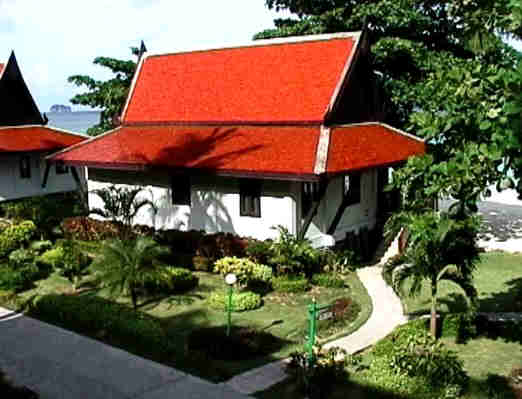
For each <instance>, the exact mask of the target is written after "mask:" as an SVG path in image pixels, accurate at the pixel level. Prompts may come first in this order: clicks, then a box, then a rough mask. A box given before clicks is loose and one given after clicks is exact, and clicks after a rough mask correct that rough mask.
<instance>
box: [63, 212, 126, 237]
mask: <svg viewBox="0 0 522 399" xmlns="http://www.w3.org/2000/svg"><path fill="white" fill-rule="evenodd" d="M61 227H62V230H63V234H64V236H65V238H68V239H74V240H82V241H98V240H105V239H108V238H116V237H119V235H120V232H121V225H120V224H118V223H114V222H110V221H102V220H96V219H92V218H89V217H86V216H78V217H71V218H66V219H65V220H64V221H63V222H62V223H61Z"/></svg>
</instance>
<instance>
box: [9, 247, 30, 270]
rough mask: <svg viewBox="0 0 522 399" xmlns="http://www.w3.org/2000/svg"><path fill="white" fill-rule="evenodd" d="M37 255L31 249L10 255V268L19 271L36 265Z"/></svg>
mask: <svg viewBox="0 0 522 399" xmlns="http://www.w3.org/2000/svg"><path fill="white" fill-rule="evenodd" d="M35 257H36V254H35V253H34V252H33V251H31V250H30V249H24V248H19V249H15V250H14V251H13V252H11V253H10V254H9V266H11V267H13V268H15V269H18V268H22V267H24V266H27V265H31V264H33V263H34V260H35Z"/></svg>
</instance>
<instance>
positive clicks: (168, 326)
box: [18, 272, 371, 381]
mask: <svg viewBox="0 0 522 399" xmlns="http://www.w3.org/2000/svg"><path fill="white" fill-rule="evenodd" d="M195 274H196V275H197V276H198V277H199V279H200V284H199V286H198V287H197V288H196V289H194V290H192V291H190V292H188V293H186V294H182V295H172V296H169V297H155V298H152V297H151V298H145V299H144V300H143V299H142V300H141V303H140V311H141V312H146V313H147V314H149V315H150V316H152V317H153V318H154V319H156V320H158V321H159V322H160V323H161V325H162V326H163V328H164V330H165V331H166V333H167V334H168V336H169V338H170V339H171V341H172V342H176V343H179V345H177V349H176V354H175V355H174V357H173V358H172V359H163V358H162V359H159V358H158V357H157V356H156V353H157V351H153V350H151V351H150V353H143V351H140V353H137V354H139V355H141V356H144V357H148V358H151V359H153V360H157V361H162V362H164V363H167V364H169V365H171V366H174V367H177V368H179V369H182V370H186V371H189V372H192V373H195V374H197V375H200V376H202V377H206V378H209V379H212V380H217V381H219V380H225V379H228V378H230V377H232V376H234V375H236V374H238V373H241V372H244V371H246V370H248V369H251V368H254V367H257V366H260V365H262V364H265V363H267V362H270V361H274V360H277V359H281V358H285V357H287V356H288V355H289V354H290V353H291V352H292V351H294V350H297V349H301V348H302V346H303V343H304V338H305V334H306V330H307V311H306V306H307V305H308V304H309V303H311V301H312V298H316V300H317V301H318V303H320V304H323V303H330V302H332V301H334V300H335V299H337V298H341V297H346V296H349V297H351V298H352V299H354V300H355V301H357V302H358V303H359V304H360V305H361V312H360V313H359V314H358V316H357V318H356V319H355V320H354V321H353V322H351V323H349V324H347V325H342V326H341V327H338V328H334V329H330V330H329V331H328V332H327V333H328V335H329V337H328V338H330V339H332V337H336V336H342V335H346V334H349V333H351V332H353V331H355V330H356V329H358V328H359V327H360V326H361V325H362V324H363V323H364V322H365V321H366V320H367V319H368V317H369V316H370V313H371V299H370V298H369V296H368V294H367V292H366V290H365V288H364V286H363V285H362V283H361V282H360V281H359V279H358V278H357V275H356V274H355V273H353V274H351V275H348V276H346V277H345V279H346V283H347V286H348V287H349V288H342V289H332V288H328V289H327V288H320V287H313V289H312V290H311V291H309V292H307V293H304V294H282V293H281V294H280V293H277V292H272V293H269V294H268V295H266V296H265V297H264V298H263V300H264V305H263V306H262V307H261V308H260V309H257V310H253V311H249V312H242V313H233V314H232V322H233V324H234V325H236V326H249V327H254V328H255V329H260V330H264V331H267V332H270V333H272V334H273V335H275V336H276V337H278V338H279V339H280V340H281V342H282V343H283V344H282V345H281V346H280V348H279V349H278V350H277V351H276V352H273V353H271V354H270V355H268V356H264V357H260V358H256V359H251V360H246V361H245V360H243V361H241V362H234V361H217V360H216V361H215V360H210V359H200V360H198V359H196V360H194V359H192V360H191V361H188V358H190V357H191V356H192V354H191V353H186V350H185V343H186V339H187V336H188V335H189V334H190V332H191V331H193V330H195V329H199V328H202V327H211V326H221V325H224V324H225V323H226V321H225V316H226V315H225V313H224V312H222V311H216V310H212V309H209V308H208V306H207V304H206V298H207V297H208V295H209V294H210V293H211V292H212V291H214V290H218V289H219V290H221V289H224V286H225V284H224V281H223V278H222V277H220V276H218V275H215V274H210V273H204V272H196V273H195ZM88 280H89V278H88V277H87V278H86V279H85V283H84V285H83V286H84V287H87V286H88ZM70 291H71V285H70V283H69V282H68V280H66V279H65V278H63V277H61V276H59V275H57V274H52V275H51V276H49V277H48V278H47V279H46V280H42V281H39V282H37V284H36V287H35V288H33V289H31V290H29V291H26V292H23V293H21V294H19V296H18V301H19V302H23V301H24V300H25V301H26V300H29V299H30V298H32V297H34V296H40V295H46V294H51V293H54V294H56V293H64V294H67V293H70ZM85 295H98V296H101V297H106V298H107V297H108V293H107V292H105V291H103V290H101V291H96V290H92V291H91V292H87V293H85ZM115 300H116V301H117V302H120V303H124V304H126V305H129V306H130V303H129V298H127V297H120V298H116V299H115ZM82 332H83V333H84V334H86V335H89V336H91V337H94V338H97V339H101V340H103V341H105V342H107V343H109V344H112V345H115V346H121V343H120V342H118V340H117V339H116V338H115V337H114V338H111V336H110V332H108V333H107V332H105V331H104V334H100V332H99V331H82ZM323 335H324V336H323V338H325V340H326V334H325V332H324V331H323ZM123 349H126V350H128V351H130V352H134V353H136V351H135V350H133V348H132V347H123Z"/></svg>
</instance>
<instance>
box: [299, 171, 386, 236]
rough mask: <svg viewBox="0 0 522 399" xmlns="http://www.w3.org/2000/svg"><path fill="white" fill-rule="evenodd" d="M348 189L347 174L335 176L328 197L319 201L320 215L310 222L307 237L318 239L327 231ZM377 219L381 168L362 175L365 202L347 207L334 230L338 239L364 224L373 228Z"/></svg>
mask: <svg viewBox="0 0 522 399" xmlns="http://www.w3.org/2000/svg"><path fill="white" fill-rule="evenodd" d="M343 190H344V178H343V177H342V176H341V177H336V178H334V179H332V181H331V182H330V183H329V185H328V188H327V190H326V195H325V198H324V200H323V201H322V202H321V203H320V205H319V210H318V212H317V215H316V216H315V218H314V219H313V221H312V223H311V224H310V228H309V229H308V232H307V234H306V238H308V239H310V240H312V241H314V240H317V237H318V236H320V235H322V234H325V233H326V232H327V230H328V228H329V227H330V224H331V223H332V221H333V219H334V217H335V214H336V213H337V210H338V208H339V205H340V204H341V201H342V197H343ZM376 220H377V171H376V170H370V171H367V172H364V173H362V175H361V202H360V203H358V204H354V205H351V206H349V207H348V208H346V210H345V211H344V213H343V216H342V218H341V220H340V222H339V224H338V226H337V229H336V231H335V233H334V235H333V236H334V238H335V240H336V241H339V240H342V239H344V238H345V236H346V233H348V232H350V231H355V232H357V231H359V230H360V229H361V228H363V227H368V229H372V228H373V227H374V226H375V223H376Z"/></svg>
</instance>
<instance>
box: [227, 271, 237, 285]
mask: <svg viewBox="0 0 522 399" xmlns="http://www.w3.org/2000/svg"><path fill="white" fill-rule="evenodd" d="M236 281H237V277H236V275H235V274H234V273H228V274H227V275H226V276H225V282H226V283H227V284H228V285H232V284H235V282H236Z"/></svg>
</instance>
